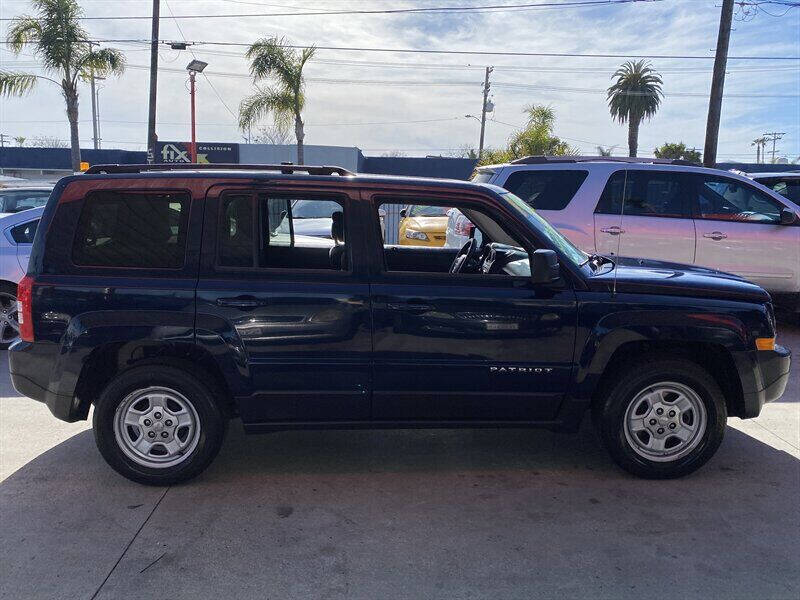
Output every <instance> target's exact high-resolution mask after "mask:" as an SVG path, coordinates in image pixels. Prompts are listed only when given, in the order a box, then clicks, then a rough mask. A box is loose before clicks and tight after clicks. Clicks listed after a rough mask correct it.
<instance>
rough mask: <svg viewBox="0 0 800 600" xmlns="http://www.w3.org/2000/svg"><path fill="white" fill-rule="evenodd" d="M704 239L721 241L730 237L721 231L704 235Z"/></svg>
mask: <svg viewBox="0 0 800 600" xmlns="http://www.w3.org/2000/svg"><path fill="white" fill-rule="evenodd" d="M703 237H704V238H709V239H711V240H716V241H719V240H724V239H725V238H726V237H728V236H727V235H726V234H724V233H722V232H721V231H712V232H711V233H704V234H703Z"/></svg>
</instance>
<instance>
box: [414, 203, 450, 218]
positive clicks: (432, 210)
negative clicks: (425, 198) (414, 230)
mask: <svg viewBox="0 0 800 600" xmlns="http://www.w3.org/2000/svg"><path fill="white" fill-rule="evenodd" d="M448 210H450V209H449V208H448V207H447V206H423V205H421V204H414V205H413V206H409V207H408V212H407V215H408V216H409V217H446V216H447V211H448Z"/></svg>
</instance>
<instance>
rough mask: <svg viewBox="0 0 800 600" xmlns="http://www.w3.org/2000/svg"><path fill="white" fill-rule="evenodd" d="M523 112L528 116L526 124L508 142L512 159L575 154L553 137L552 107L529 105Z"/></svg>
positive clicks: (566, 145)
mask: <svg viewBox="0 0 800 600" xmlns="http://www.w3.org/2000/svg"><path fill="white" fill-rule="evenodd" d="M523 112H524V113H525V114H526V115H527V116H528V122H527V124H526V126H525V127H524V128H523V129H521V130H519V131H518V132H516V133H515V134H513V135H512V136H511V139H510V140H509V150H510V152H511V154H512V155H513V156H514V157H521V156H535V155H545V156H563V155H567V154H575V150H574V149H573V148H572V147H570V145H569V144H567V143H566V142H565V141H563V140H561V139H559V138H558V137H557V136H555V135H553V129H554V128H555V124H556V112H555V110H553V107H552V106H544V105H542V104H529V105H528V106H526V107H525V108H524V109H523Z"/></svg>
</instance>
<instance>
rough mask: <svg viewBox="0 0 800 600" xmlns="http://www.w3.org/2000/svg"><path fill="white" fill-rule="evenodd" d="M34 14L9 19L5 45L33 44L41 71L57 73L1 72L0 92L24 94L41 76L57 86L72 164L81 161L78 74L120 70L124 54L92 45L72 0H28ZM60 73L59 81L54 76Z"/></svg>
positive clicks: (17, 49)
mask: <svg viewBox="0 0 800 600" xmlns="http://www.w3.org/2000/svg"><path fill="white" fill-rule="evenodd" d="M31 2H32V4H33V6H34V8H35V9H36V12H37V13H38V15H37V16H35V17H30V16H23V17H18V18H16V19H14V20H13V21H12V22H11V25H10V27H9V28H8V38H7V40H6V42H7V44H8V47H9V48H10V49H11V51H12V52H14V53H15V54H19V53H20V52H22V50H23V49H25V48H31V47H32V48H33V49H34V52H35V53H36V55H37V56H38V57H39V58H40V59H41V61H42V65H43V66H44V69H45V71H46V72H48V73H50V74H53V76H54V77H56V78H50V77H45V76H44V75H33V74H29V73H16V72H11V71H0V96H23V95H25V94H27V93H29V92H30V91H31V90H32V89H33V88H34V87H35V85H36V83H37V81H38V80H40V79H42V80H45V81H49V82H51V83H54V84H56V85H58V86H59V87H60V88H61V93H62V95H63V96H64V101H65V102H66V105H67V119H69V137H70V142H71V146H72V152H71V159H72V169H73V170H74V171H77V170H79V169H80V165H81V146H80V139H79V137H78V78H79V77H81V76H86V75H88V74H89V73H91V72H93V73H94V74H95V75H96V76H107V75H110V74H114V75H120V74H122V72H123V71H124V69H125V59H124V57H123V55H122V54H121V53H120V52H119V51H118V50H115V49H113V48H103V49H98V50H95V49H94V46H93V45H92V44H91V43H90V42H89V40H88V37H87V35H86V32H85V31H84V30H83V28H82V27H81V26H80V24H79V23H78V19H79V18H80V16H81V14H82V11H81V8H80V7H79V6H78V4H77V2H76V1H75V0H31ZM58 78H60V79H61V81H58V80H57V79H58Z"/></svg>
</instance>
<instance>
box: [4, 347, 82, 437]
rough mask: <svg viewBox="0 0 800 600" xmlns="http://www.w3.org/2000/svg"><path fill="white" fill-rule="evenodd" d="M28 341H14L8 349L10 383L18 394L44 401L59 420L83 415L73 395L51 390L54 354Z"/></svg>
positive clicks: (72, 418)
mask: <svg viewBox="0 0 800 600" xmlns="http://www.w3.org/2000/svg"><path fill="white" fill-rule="evenodd" d="M36 346H37V345H34V344H31V343H29V342H16V343H15V344H13V345H12V346H11V347H10V348H9V349H8V371H9V374H10V376H11V383H12V385H13V386H14V389H16V390H17V391H18V392H19V393H20V394H22V395H23V396H27V397H28V398H32V399H33V400H37V401H38V402H43V403H45V404H46V405H47V408H49V409H50V412H51V413H53V416H55V417H56V418H58V419H61V420H62V421H67V422H69V423H72V422H74V421H80V420H83V419H85V418H86V410H85V409H82V408H81V407H80V403H79V402H78V400H77V398H76V397H75V395H74V394H60V393H57V392H54V391H53V390H52V389H51V380H50V375H51V374H53V373H54V371H55V366H56V364H55V360H56V359H55V357H54V356H52V355H51V354H50V352H48V351H45V352H42V348H37V347H36Z"/></svg>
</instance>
